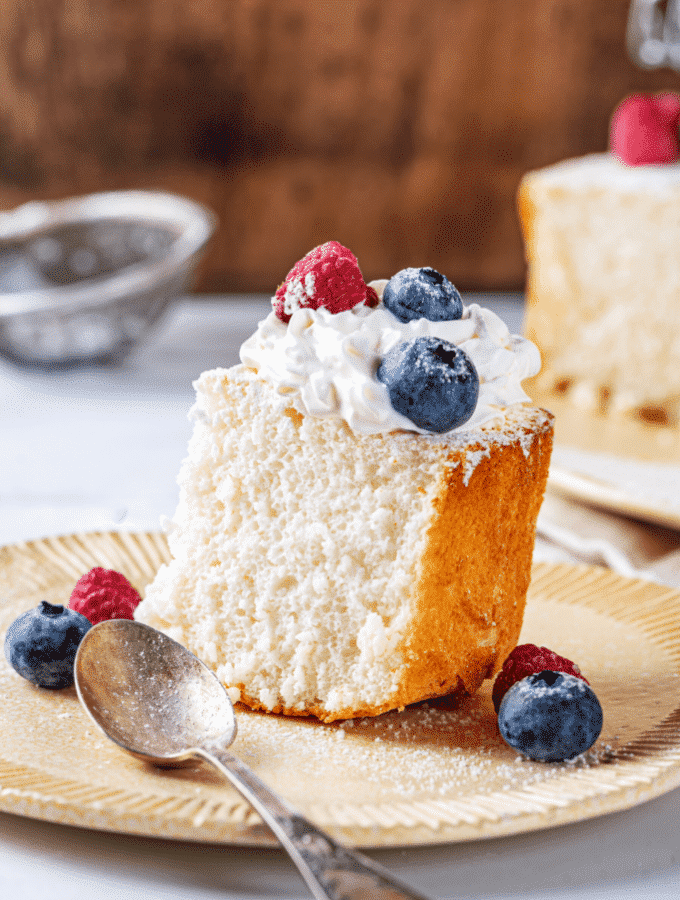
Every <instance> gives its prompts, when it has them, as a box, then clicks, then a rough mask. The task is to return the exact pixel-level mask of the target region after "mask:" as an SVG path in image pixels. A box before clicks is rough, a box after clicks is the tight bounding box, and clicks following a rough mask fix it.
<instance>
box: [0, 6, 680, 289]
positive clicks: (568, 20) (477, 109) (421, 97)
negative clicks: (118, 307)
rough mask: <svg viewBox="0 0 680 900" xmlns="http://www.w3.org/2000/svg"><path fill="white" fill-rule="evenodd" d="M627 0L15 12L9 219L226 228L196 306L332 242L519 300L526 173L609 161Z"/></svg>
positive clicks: (369, 258) (368, 267)
mask: <svg viewBox="0 0 680 900" xmlns="http://www.w3.org/2000/svg"><path fill="white" fill-rule="evenodd" d="M628 5H629V3H628V0H347V2H345V0H326V2H323V0H189V2H188V0H2V3H1V4H0V48H1V49H0V67H1V69H0V84H1V85H2V90H1V91H0V208H8V207H12V206H14V205H16V204H18V203H20V202H23V201H25V200H29V199H35V198H49V197H63V196H68V195H74V194H81V193H87V192H90V191H94V190H102V189H113V188H123V187H162V188H165V189H168V190H171V191H176V192H180V193H183V194H186V195H188V196H190V197H193V198H195V199H197V200H199V201H202V202H204V203H206V204H207V205H209V206H210V207H212V209H214V210H215V211H216V212H217V213H218V215H219V217H220V221H221V226H220V229H219V232H218V234H217V236H216V238H215V239H214V240H213V243H212V245H211V248H210V252H209V254H208V256H207V258H206V260H205V262H204V265H203V267H202V271H201V278H200V283H199V285H198V287H199V289H200V290H206V291H240V290H256V291H265V292H270V291H273V289H274V288H275V286H276V284H277V283H278V282H279V281H281V280H282V278H283V276H284V275H285V274H286V272H287V271H288V269H289V268H290V266H291V265H292V264H293V263H294V262H295V261H296V260H297V259H298V258H299V257H300V256H302V255H303V254H304V253H305V252H307V250H309V249H311V247H313V246H314V245H316V244H318V243H321V242H322V241H324V240H328V239H330V238H334V239H336V240H339V241H341V242H342V243H344V244H346V245H347V246H349V247H350V248H351V249H352V250H353V251H354V252H355V253H356V255H357V256H358V258H359V261H360V264H361V266H362V270H363V272H364V275H365V277H366V278H367V279H368V278H373V277H380V276H383V275H388V276H389V275H390V274H392V273H393V272H395V271H396V270H397V269H399V268H401V267H403V266H405V265H433V266H435V267H436V268H438V269H440V270H441V271H443V272H445V273H446V274H447V275H448V276H449V277H450V278H451V279H452V280H453V281H454V282H455V283H456V284H457V285H458V286H459V287H461V288H463V289H472V288H506V289H513V288H521V287H522V286H523V281H524V258H523V251H522V243H521V238H520V233H519V228H518V224H517V215H516V207H515V194H516V190H517V185H518V183H519V180H520V178H521V176H522V174H523V173H524V172H526V171H527V170H529V169H531V168H535V167H537V166H541V165H544V164H547V163H550V162H553V161H555V160H558V159H561V158H564V157H567V156H573V155H578V154H582V153H585V152H588V151H593V150H603V149H605V147H606V142H607V129H608V121H609V117H610V115H611V112H612V110H613V108H614V106H615V105H616V103H618V102H619V100H621V99H622V98H623V97H624V96H625V95H626V94H627V93H629V92H630V91H632V90H636V89H642V90H648V91H652V90H659V89H665V88H673V89H680V75H678V74H677V73H673V72H671V71H670V70H668V69H666V70H660V71H657V72H653V73H645V72H643V71H641V70H638V69H636V68H635V67H634V66H633V65H632V63H630V62H629V61H628V59H627V57H626V55H625V49H624V35H625V26H626V19H627V14H628Z"/></svg>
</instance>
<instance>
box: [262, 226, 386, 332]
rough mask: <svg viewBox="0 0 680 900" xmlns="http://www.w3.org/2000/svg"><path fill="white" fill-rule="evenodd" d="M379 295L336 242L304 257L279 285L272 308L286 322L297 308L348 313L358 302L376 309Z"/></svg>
mask: <svg viewBox="0 0 680 900" xmlns="http://www.w3.org/2000/svg"><path fill="white" fill-rule="evenodd" d="M377 299H378V298H377V296H376V293H375V291H374V290H372V289H369V288H367V286H366V282H365V281H364V278H363V275H362V274H361V269H360V268H359V263H358V262H357V259H356V256H354V254H353V253H352V251H351V250H348V249H347V247H343V246H342V244H339V243H338V242H337V241H328V242H327V243H325V244H321V245H320V246H319V247H315V248H314V249H313V250H310V252H309V253H308V254H307V255H306V256H304V257H303V258H302V259H301V260H300V261H299V262H297V263H295V265H294V266H293V268H292V269H291V270H290V272H289V273H288V275H287V276H286V280H285V281H284V282H283V284H281V285H279V287H278V289H277V291H276V294H275V296H274V297H273V298H272V306H273V307H274V312H275V313H276V316H277V317H278V318H279V319H280V320H281V321H282V322H285V323H288V322H289V321H290V318H291V316H292V315H293V313H294V312H295V311H296V310H298V309H319V307H324V308H325V309H327V310H328V311H329V312H331V313H339V312H345V311H346V310H348V309H352V307H354V306H356V305H357V304H359V303H364V304H365V305H366V306H375V304H376V303H377Z"/></svg>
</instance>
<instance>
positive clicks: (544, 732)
mask: <svg viewBox="0 0 680 900" xmlns="http://www.w3.org/2000/svg"><path fill="white" fill-rule="evenodd" d="M498 727H499V729H500V732H501V735H502V736H503V738H504V739H505V741H507V743H508V744H509V745H510V746H511V747H514V749H515V750H519V752H520V753H523V754H524V755H525V756H528V757H529V758H530V759H535V760H539V761H541V762H560V761H564V760H568V759H573V758H574V757H575V756H578V755H579V754H580V753H584V752H585V751H586V750H588V749H589V748H590V747H592V745H593V744H594V743H595V741H596V740H597V738H598V737H599V735H600V732H601V731H602V707H601V706H600V701H599V700H598V699H597V697H596V696H595V692H594V691H593V689H592V688H591V687H590V685H589V684H587V683H586V682H585V681H584V680H583V679H582V678H577V677H576V676H575V675H567V674H565V673H564V672H552V671H550V670H548V669H546V670H544V671H543V672H536V673H535V674H534V675H528V676H527V677H526V678H523V679H522V680H521V681H517V682H516V683H515V684H513V686H512V687H511V688H510V689H509V690H508V691H507V693H506V694H505V696H504V697H503V700H502V702H501V705H500V709H499V710H498Z"/></svg>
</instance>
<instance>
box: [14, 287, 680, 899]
mask: <svg viewBox="0 0 680 900" xmlns="http://www.w3.org/2000/svg"><path fill="white" fill-rule="evenodd" d="M472 299H477V298H472V297H470V296H468V297H466V300H467V301H470V300H472ZM268 302H269V301H268V299H267V298H244V297H240V298H239V297H230V298H221V299H219V300H214V299H197V300H191V301H184V302H181V303H178V304H177V305H176V306H175V308H174V309H173V310H172V311H171V312H170V314H169V315H168V317H167V318H166V320H165V321H164V323H163V324H162V325H161V326H160V327H159V329H158V330H157V332H156V333H155V334H154V335H153V336H152V337H151V338H150V339H149V341H148V342H147V344H146V345H145V346H143V347H142V348H141V349H140V350H139V351H138V352H137V353H136V354H135V355H134V356H133V357H132V358H130V359H129V360H128V361H127V362H126V363H125V364H124V365H123V366H121V367H120V368H117V369H115V368H114V369H82V370H79V371H75V372H61V373H56V374H51V375H44V374H38V373H36V372H32V371H25V370H18V369H16V368H15V367H13V366H12V365H10V364H8V363H2V362H0V544H6V543H12V542H15V541H19V540H25V539H32V538H40V537H44V536H47V535H54V534H60V533H70V532H73V531H81V530H95V529H105V530H106V529H116V528H130V529H154V528H157V527H158V523H159V519H160V517H161V516H162V515H172V513H173V512H174V507H175V503H176V497H177V488H176V484H175V478H176V475H177V471H178V468H179V464H180V462H181V460H182V458H183V456H184V453H185V450H186V444H187V440H188V438H189V434H190V425H189V422H188V420H187V411H188V409H189V406H190V405H191V403H192V402H193V390H192V387H191V381H192V380H193V379H194V378H195V377H196V376H198V375H199V374H200V372H201V371H203V370H204V369H207V368H211V367H213V366H217V365H224V366H227V365H231V364H232V363H234V362H236V361H237V360H238V348H239V346H240V344H241V342H242V341H243V340H244V339H245V338H246V337H247V336H248V335H249V334H251V333H252V331H253V329H254V327H255V324H256V322H257V321H258V320H259V318H261V317H262V316H263V315H264V314H266V312H267V310H268ZM483 302H484V303H486V304H487V305H489V306H492V307H494V308H496V310H497V311H499V312H500V313H501V314H502V315H503V316H504V318H505V319H506V321H508V323H509V324H510V325H511V327H512V329H513V330H516V331H517V330H520V329H521V318H522V307H521V298H518V297H517V296H512V297H495V298H488V297H485V298H483ZM159 777H162V775H159ZM679 810H680V790H676V791H673V792H671V793H669V794H666V795H665V796H662V797H659V798H657V799H655V800H652V801H650V802H648V803H646V804H643V805H641V806H638V807H636V808H633V809H631V810H629V811H626V812H621V813H617V814H613V815H609V816H604V817H600V818H597V819H593V820H591V821H587V822H583V823H580V824H576V825H569V826H565V827H560V828H555V829H549V830H545V831H540V832H537V833H534V834H527V835H518V836H515V837H508V838H503V839H494V840H489V841H477V842H471V843H464V844H457V845H447V846H437V847H423V848H408V849H403V850H402V849H397V850H389V851H380V852H371V853H370V855H371V856H373V857H374V858H375V859H377V860H379V861H380V862H382V863H383V864H384V865H386V866H387V867H388V868H390V869H391V870H393V871H394V872H395V874H397V875H398V876H400V877H401V878H402V879H403V880H405V881H407V882H409V883H411V884H412V885H413V886H414V887H416V888H418V889H419V890H420V891H422V892H424V893H425V894H427V895H430V896H432V897H437V898H440V897H442V898H443V897H445V898H480V900H481V898H485V900H486V898H489V900H491V898H493V900H500V898H507V900H511V898H526V900H529V898H531V900H539V898H540V900H567V898H569V900H576V898H585V900H604V898H607V900H609V898H621V897H635V898H643V900H651V898H671V897H673V898H677V897H678V896H680V815H679ZM308 896H309V894H308V893H307V892H306V889H305V887H304V886H303V884H302V882H301V880H300V879H299V877H298V876H297V874H296V872H295V870H294V869H293V867H292V865H291V864H290V863H289V862H288V860H287V858H286V857H285V855H284V854H283V853H281V852H279V851H277V850H261V849H260V850H255V849H244V848H224V847H217V846H210V845H205V844H191V843H180V842H172V841H162V840H156V839H145V838H138V837H132V836H128V835H117V834H109V833H102V832H94V831H87V830H84V829H77V828H71V827H66V826H61V825H53V824H51V823H48V822H40V821H34V820H31V819H25V818H21V817H19V816H13V815H10V814H2V813H0V898H2V900H4V898H7V900H10V898H11V900H48V898H49V900H76V898H77V900H95V898H96V900H109V898H111V900H113V898H115V900H133V898H134V900H166V898H167V900H170V898H182V900H208V898H210V900H213V898H215V900H217V898H222V900H237V898H238V900H255V898H258V900H261V898H291V897H292V898H303V897H308Z"/></svg>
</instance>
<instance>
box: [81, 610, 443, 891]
mask: <svg viewBox="0 0 680 900" xmlns="http://www.w3.org/2000/svg"><path fill="white" fill-rule="evenodd" d="M75 684H76V690H77V691H78V696H79V698H80V701H81V703H82V704H83V706H84V707H85V709H86V711H87V712H88V713H89V715H90V717H91V718H92V719H93V721H94V722H95V724H96V725H97V726H98V727H99V728H100V729H101V730H102V731H103V732H104V734H105V735H106V736H107V737H108V738H110V739H111V740H112V741H114V742H115V743H116V744H118V746H119V747H122V748H123V750H127V751H128V752H129V753H131V754H132V755H133V756H136V757H137V758H138V759H141V760H144V761H146V762H149V763H154V764H155V765H159V766H178V765H185V764H187V763H188V762H190V761H192V760H196V759H197V758H198V759H202V760H205V761H206V762H209V763H212V765H213V766H215V768H217V769H218V770H219V771H220V772H221V773H222V774H223V775H225V776H226V777H227V778H228V779H229V781H231V783H232V784H233V785H234V787H235V788H236V789H237V790H238V791H239V792H240V793H241V794H242V795H243V797H245V799H246V800H247V801H248V802H249V803H250V804H251V805H252V806H253V807H254V808H255V809H256V810H257V812H258V813H259V814H260V816H261V817H262V819H263V820H264V822H266V824H267V825H268V826H269V827H270V828H271V830H272V831H273V832H274V834H275V835H276V837H277V838H278V839H279V841H280V842H281V844H282V845H283V848H284V849H285V851H286V852H287V853H288V855H289V856H290V858H291V860H292V861H293V862H294V863H295V865H296V866H297V868H298V870H299V872H300V874H301V875H302V877H303V878H304V880H305V882H306V884H307V886H308V887H309V889H310V890H311V892H312V894H313V896H314V897H316V898H317V900H427V898H425V897H424V896H423V895H422V894H418V893H416V892H415V891H413V890H411V889H410V888H408V887H406V886H405V885H402V884H400V883H399V882H397V881H395V880H394V879H393V878H392V876H391V875H390V874H389V872H388V871H387V870H386V869H383V868H382V867H381V866H379V865H377V864H376V863H374V862H373V860H371V859H369V858H368V857H366V856H362V855H361V854H359V853H356V852H354V851H351V850H348V849H347V848H345V847H343V846H342V845H340V844H338V843H337V842H336V841H335V840H333V838H332V837H330V836H329V835H327V834H325V833H324V832H323V831H321V830H320V829H319V828H317V827H316V826H314V825H312V823H311V822H308V821H307V819H305V818H304V817H303V816H302V815H301V814H300V813H298V812H296V811H295V810H294V809H293V808H292V807H291V806H289V805H288V803H286V801H285V800H283V799H282V798H281V797H278V796H277V795H276V794H275V793H274V792H273V791H271V790H270V789H269V788H268V787H267V786H266V785H265V784H264V783H263V782H262V781H260V779H259V778H258V777H257V776H256V775H255V774H254V773H253V772H251V771H250V769H248V767H247V766H245V765H244V764H243V763H242V762H241V761H240V760H239V759H237V758H236V757H235V756H233V755H232V754H231V753H229V752H228V751H227V747H229V745H230V744H231V743H232V741H233V740H234V738H235V737H236V716H235V715H234V708H233V706H232V705H231V701H230V699H229V697H228V695H227V692H226V691H225V689H224V687H223V686H222V685H221V684H220V682H219V681H218V680H217V678H216V677H215V675H214V674H213V673H212V672H211V671H210V669H208V668H207V667H206V666H205V665H204V664H203V663H202V662H201V661H200V660H198V659H197V658H196V657H195V656H194V655H193V654H192V653H190V652H189V651H188V650H187V649H186V648H185V647H183V646H182V645H181V644H178V643H177V642H176V641H174V640H172V638H169V637H167V635H165V634H162V633H161V632H160V631H156V629H154V628H149V626H148V625H143V624H142V623H141V622H134V621H131V620H128V619H112V620H110V621H107V622H101V623H100V624H99V625H95V626H94V627H93V628H91V629H90V630H89V631H88V632H87V634H86V635H85V637H84V638H83V640H82V642H81V644H80V647H79V648H78V653H77V655H76V660H75Z"/></svg>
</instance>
